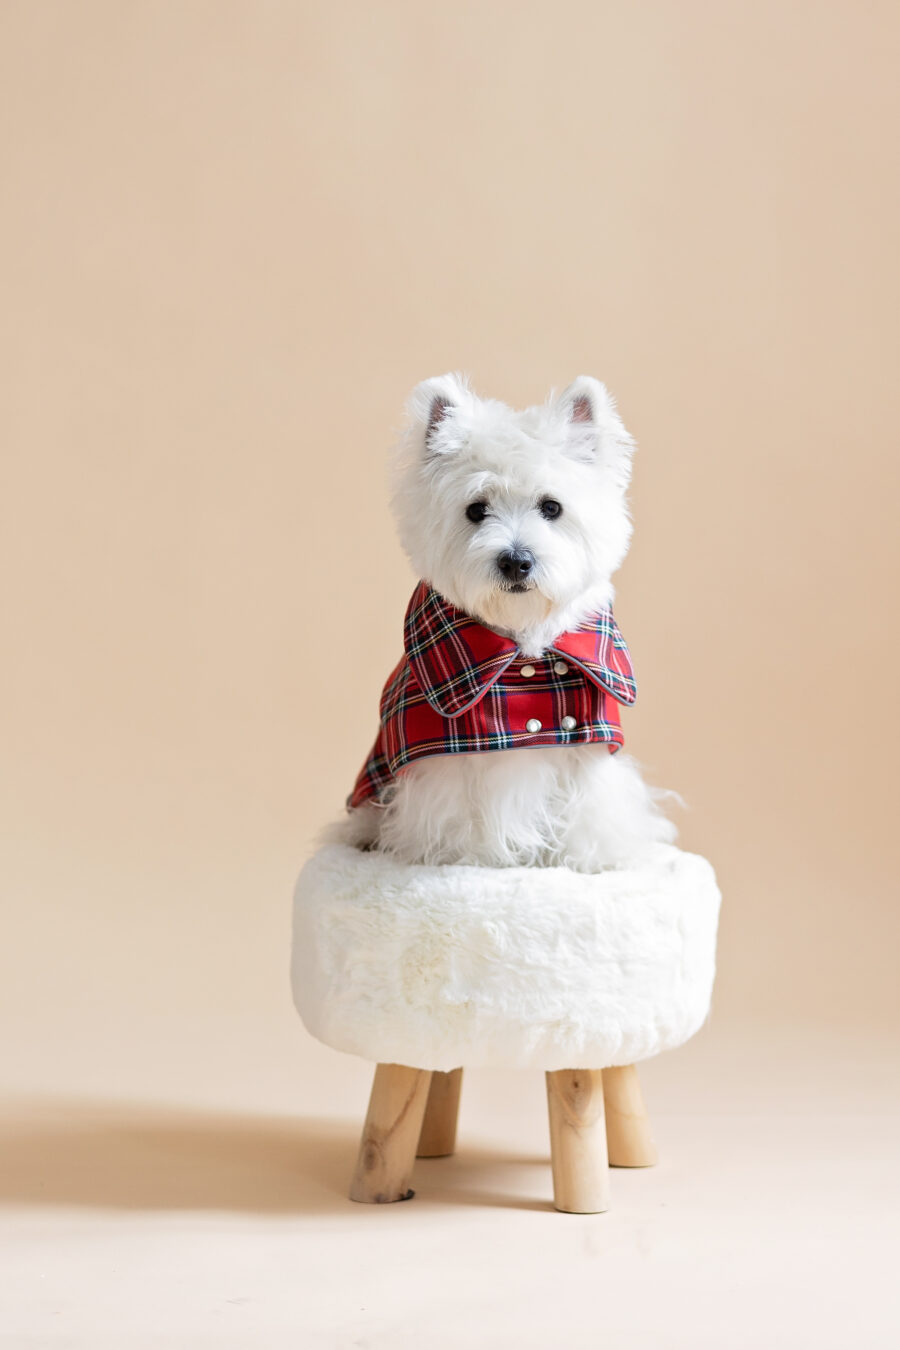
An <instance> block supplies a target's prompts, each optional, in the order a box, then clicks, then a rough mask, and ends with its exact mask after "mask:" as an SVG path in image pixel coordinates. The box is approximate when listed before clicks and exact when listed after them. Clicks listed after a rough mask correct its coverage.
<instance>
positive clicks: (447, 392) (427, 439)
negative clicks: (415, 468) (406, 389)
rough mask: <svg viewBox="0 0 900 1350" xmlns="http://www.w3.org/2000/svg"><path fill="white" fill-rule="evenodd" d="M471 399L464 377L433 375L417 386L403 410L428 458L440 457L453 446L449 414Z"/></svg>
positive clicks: (452, 374)
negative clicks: (429, 456) (432, 456)
mask: <svg viewBox="0 0 900 1350" xmlns="http://www.w3.org/2000/svg"><path fill="white" fill-rule="evenodd" d="M471 398H472V392H471V390H470V388H469V383H468V380H467V379H466V377H465V376H464V375H457V374H455V373H454V372H451V373H449V374H447V375H435V376H433V377H432V379H430V380H423V381H422V383H421V384H417V385H416V387H415V389H414V390H413V391H412V394H411V395H410V397H409V402H408V403H407V406H406V410H407V416H408V419H409V423H410V427H411V429H412V432H413V436H414V439H415V440H416V441H417V442H418V443H419V445H420V447H421V449H422V451H424V453H425V454H428V455H434V454H443V453H446V452H447V451H448V450H450V449H452V448H453V446H454V435H453V429H452V425H450V426H448V425H445V423H448V422H449V423H451V424H452V422H453V413H454V411H455V409H457V408H458V407H460V405H461V404H464V403H467V402H468V401H470V400H471Z"/></svg>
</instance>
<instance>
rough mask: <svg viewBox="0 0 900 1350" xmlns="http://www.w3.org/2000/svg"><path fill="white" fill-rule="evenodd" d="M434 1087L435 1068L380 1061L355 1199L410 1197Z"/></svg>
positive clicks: (353, 1187)
mask: <svg viewBox="0 0 900 1350" xmlns="http://www.w3.org/2000/svg"><path fill="white" fill-rule="evenodd" d="M430 1085H431V1070H430V1069H408V1068H406V1066H405V1065H402V1064H379V1065H378V1067H377V1068H376V1070H375V1081H374V1082H373V1083H372V1095H371V1097H370V1098H369V1111H368V1114H367V1116H366V1123H365V1126H364V1127H363V1134H362V1140H361V1141H360V1145H359V1157H358V1159H357V1162H356V1172H355V1173H354V1175H353V1181H352V1183H351V1186H350V1199H351V1200H359V1201H361V1202H362V1203H364V1204H370V1205H385V1204H390V1202H391V1201H393V1200H408V1199H409V1198H410V1196H411V1195H412V1191H411V1190H410V1189H409V1181H410V1177H411V1176H412V1169H413V1163H414V1162H415V1159H416V1145H417V1144H418V1142H419V1135H420V1134H421V1132H422V1121H423V1119H424V1117H425V1103H426V1102H427V1100H428V1089H429V1086H430Z"/></svg>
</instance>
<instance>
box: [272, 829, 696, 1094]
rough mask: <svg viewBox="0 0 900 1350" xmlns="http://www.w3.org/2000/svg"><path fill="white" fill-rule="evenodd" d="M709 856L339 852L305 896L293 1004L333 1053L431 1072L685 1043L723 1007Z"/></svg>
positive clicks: (600, 1059) (590, 1057) (621, 1055)
mask: <svg viewBox="0 0 900 1350" xmlns="http://www.w3.org/2000/svg"><path fill="white" fill-rule="evenodd" d="M719 902H720V896H719V890H718V887H717V885H716V879H715V875H714V873H713V869H712V867H711V866H710V864H709V863H708V862H707V861H706V859H705V858H701V857H698V856H697V855H696V854H693V853H683V852H681V850H680V849H677V848H673V847H672V846H671V845H668V844H660V845H656V846H654V848H653V849H652V850H651V851H650V852H648V853H647V854H646V855H644V856H642V858H641V860H640V862H639V863H636V864H633V865H630V866H629V867H627V868H619V869H615V870H611V871H605V872H599V873H595V874H589V873H584V872H573V871H570V870H569V869H568V868H559V867H552V868H534V867H510V868H489V867H425V866H415V865H413V866H410V865H408V864H404V863H398V862H396V861H393V860H392V859H391V858H390V857H389V856H387V855H386V854H383V853H377V852H370V853H366V852H361V851H360V850H359V849H356V848H353V847H350V846H348V845H345V844H328V845H326V846H324V847H323V848H321V849H320V850H319V851H318V852H317V853H316V854H315V855H314V856H313V857H312V858H311V859H310V860H309V862H308V863H307V864H306V866H305V867H304V868H303V871H302V872H301V874H300V878H299V880H298V882H297V888H296V893H295V896H294V940H293V962H292V983H293V990H294V1002H295V1004H296V1006H297V1010H298V1012H299V1013H300V1016H301V1017H302V1018H303V1021H304V1023H305V1024H306V1027H307V1028H308V1030H309V1031H311V1032H312V1034H313V1035H314V1036H317V1037H318V1038H319V1040H321V1041H324V1042H325V1044H326V1045H330V1046H332V1047H333V1048H334V1049H336V1050H345V1051H349V1052H350V1053H351V1054H356V1055H362V1056H364V1057H365V1058H366V1059H371V1060H377V1061H380V1062H381V1063H394V1064H407V1065H410V1066H412V1067H414V1068H419V1069H443V1070H449V1069H454V1068H456V1067H457V1066H459V1065H467V1066H473V1067H475V1066H479V1065H481V1066H485V1065H491V1066H497V1067H500V1066H503V1067H510V1068H514V1067H531V1068H539V1069H566V1068H573V1069H574V1068H580V1069H601V1068H607V1067H609V1066H611V1065H614V1064H633V1063H635V1062H636V1061H637V1060H641V1059H647V1058H648V1057H649V1056H651V1055H656V1054H658V1053H659V1052H660V1051H661V1050H669V1049H672V1048H673V1047H674V1046H676V1045H681V1044H682V1043H683V1042H684V1041H686V1040H687V1039H688V1038H689V1037H690V1036H692V1035H693V1034H694V1032H695V1031H696V1030H697V1029H698V1028H699V1027H700V1025H701V1024H702V1022H703V1021H704V1020H705V1018H706V1016H707V1013H708V1011H709V1001H710V995H711V993H712V984H713V976H714V973H715V946H716V926H717V922H718V914H719Z"/></svg>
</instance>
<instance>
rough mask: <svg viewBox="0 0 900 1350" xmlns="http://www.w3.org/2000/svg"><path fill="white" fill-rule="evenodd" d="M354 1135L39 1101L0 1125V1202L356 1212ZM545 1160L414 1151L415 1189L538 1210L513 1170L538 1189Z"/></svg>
mask: <svg viewBox="0 0 900 1350" xmlns="http://www.w3.org/2000/svg"><path fill="white" fill-rule="evenodd" d="M358 1140H359V1131H358V1127H357V1126H355V1125H353V1124H351V1123H350V1122H348V1121H346V1120H331V1119H323V1118H322V1117H312V1118H310V1117H292V1116H256V1115H249V1114H239V1113H226V1112H215V1111H201V1110H192V1109H188V1108H179V1107H159V1106H154V1105H141V1104H118V1103H105V1102H91V1103H87V1102H71V1101H65V1102H57V1103H42V1104H41V1105H40V1107H38V1108H36V1109H34V1110H30V1111H28V1112H21V1111H20V1112H17V1113H16V1114H15V1115H14V1116H13V1117H12V1118H8V1119H7V1120H6V1121H4V1122H3V1124H2V1125H0V1204H18V1205H34V1206H76V1207H85V1208H93V1209H111V1210H143V1211H148V1210H149V1211H153V1210H160V1211H172V1210H186V1211H187V1210H194V1211H198V1210H199V1211H204V1210H206V1211H216V1210H220V1211H231V1212H243V1213H260V1214H263V1213H264V1214H273V1215H277V1214H281V1215H285V1216H287V1215H291V1214H317V1213H342V1212H343V1213H351V1212H358V1211H360V1210H362V1211H365V1210H366V1209H367V1208H368V1207H367V1206H356V1205H353V1204H352V1202H350V1201H349V1200H348V1199H347V1187H348V1185H349V1181H350V1175H351V1172H352V1170H353V1164H354V1160H355V1155H356V1147H357V1144H358ZM548 1161H549V1160H548V1159H546V1158H537V1157H534V1158H533V1157H519V1156H516V1155H515V1154H504V1153H502V1152H500V1151H496V1150H492V1149H490V1148H485V1147H479V1146H476V1147H474V1148H471V1149H465V1150H464V1151H463V1152H462V1153H459V1154H457V1155H456V1156H454V1157H453V1158H448V1159H439V1160H438V1159H435V1160H431V1159H427V1160H426V1159H422V1160H420V1161H419V1162H418V1163H417V1164H416V1175H415V1178H414V1187H415V1189H416V1190H417V1191H418V1192H419V1195H420V1196H421V1197H422V1199H423V1200H425V1199H429V1200H434V1201H437V1202H439V1203H441V1204H456V1205H473V1204H481V1205H484V1206H485V1207H494V1206H498V1207H509V1208H513V1209H515V1208H523V1209H531V1208H537V1209H541V1208H545V1207H546V1206H545V1204H544V1203H543V1202H542V1201H541V1200H539V1199H537V1198H535V1197H534V1196H529V1195H527V1194H524V1195H523V1194H522V1193H521V1191H520V1193H518V1194H517V1193H516V1189H517V1187H516V1184H515V1183H516V1182H517V1181H518V1182H520V1183H521V1181H522V1180H523V1179H524V1178H523V1176H522V1175H521V1174H520V1175H518V1176H517V1174H516V1168H518V1169H522V1168H526V1169H528V1175H527V1185H528V1190H533V1191H536V1192H537V1194H538V1195H539V1194H540V1192H541V1191H543V1190H544V1189H545V1186H544V1185H542V1184H540V1180H539V1179H538V1178H542V1179H546V1177H548V1176H549V1167H548ZM510 1164H512V1165H513V1166H512V1168H510V1170H508V1171H507V1169H508V1168H509V1165H510ZM498 1168H502V1172H503V1173H505V1178H507V1179H508V1180H509V1182H510V1183H511V1185H510V1193H509V1194H508V1195H505V1194H502V1193H500V1192H498V1190H497V1187H496V1183H497V1180H498V1171H497V1169H498ZM533 1169H540V1171H535V1170H533ZM532 1178H533V1179H534V1181H535V1183H536V1184H535V1185H532V1184H531V1181H532Z"/></svg>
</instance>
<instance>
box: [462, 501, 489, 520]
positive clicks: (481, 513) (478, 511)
mask: <svg viewBox="0 0 900 1350" xmlns="http://www.w3.org/2000/svg"><path fill="white" fill-rule="evenodd" d="M466 515H467V516H468V518H469V520H471V522H472V524H473V525H480V523H481V522H482V521H483V520H484V518H485V516H486V515H487V506H486V505H485V503H484V502H472V503H470V505H469V506H467V507H466Z"/></svg>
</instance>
